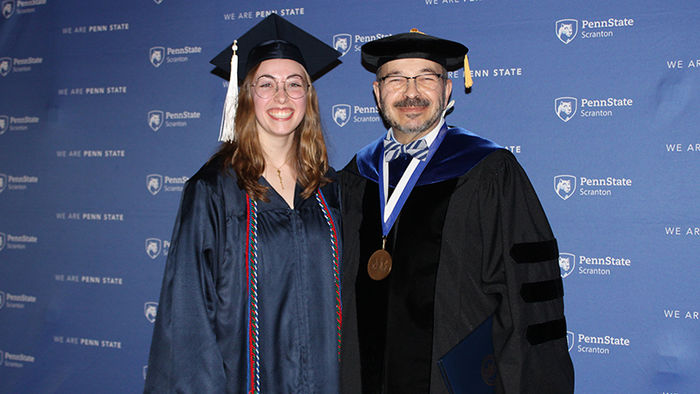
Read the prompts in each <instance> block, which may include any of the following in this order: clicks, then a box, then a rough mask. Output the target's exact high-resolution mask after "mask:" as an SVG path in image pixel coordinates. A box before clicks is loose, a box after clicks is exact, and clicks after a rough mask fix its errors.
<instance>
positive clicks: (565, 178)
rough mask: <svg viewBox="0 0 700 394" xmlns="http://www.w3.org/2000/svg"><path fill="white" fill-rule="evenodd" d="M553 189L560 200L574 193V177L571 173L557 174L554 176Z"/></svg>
mask: <svg viewBox="0 0 700 394" xmlns="http://www.w3.org/2000/svg"><path fill="white" fill-rule="evenodd" d="M554 191H555V192H556V193H557V196H559V197H561V199H562V200H566V199H568V198H569V197H571V196H573V195H574V192H575V191H576V177H575V176H573V175H557V176H555V177H554Z"/></svg>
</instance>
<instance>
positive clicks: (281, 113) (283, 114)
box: [267, 108, 294, 120]
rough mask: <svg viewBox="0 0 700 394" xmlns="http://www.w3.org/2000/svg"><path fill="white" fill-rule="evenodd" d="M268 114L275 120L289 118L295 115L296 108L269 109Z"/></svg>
mask: <svg viewBox="0 0 700 394" xmlns="http://www.w3.org/2000/svg"><path fill="white" fill-rule="evenodd" d="M267 114H268V115H269V116H270V117H271V118H272V119H275V120H289V119H291V118H292V115H294V110H293V109H291V108H286V109H268V110H267Z"/></svg>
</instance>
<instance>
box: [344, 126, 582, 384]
mask: <svg viewBox="0 0 700 394" xmlns="http://www.w3.org/2000/svg"><path fill="white" fill-rule="evenodd" d="M381 152H382V149H381V138H380V139H378V140H377V141H375V142H373V143H372V144H370V145H368V146H367V147H366V148H364V149H363V150H361V151H360V152H358V154H357V156H356V157H355V158H354V159H353V160H352V161H351V162H350V164H348V166H346V168H345V169H344V170H343V172H342V173H341V185H342V190H343V191H342V193H343V197H342V199H343V220H344V240H345V244H344V248H345V256H344V269H343V279H342V280H343V306H344V313H345V323H344V330H343V349H342V368H341V382H342V384H341V387H342V390H343V392H344V393H360V392H363V393H403V392H421V393H423V392H424V393H428V392H430V393H447V388H446V386H445V385H444V383H443V380H442V376H441V374H440V371H439V368H438V364H437V361H438V360H439V359H440V358H441V357H442V356H444V355H445V354H446V353H447V352H448V351H449V350H450V349H452V348H453V347H454V346H455V345H456V344H458V343H459V342H460V341H461V340H462V339H463V338H465V337H466V336H467V335H469V334H470V333H471V332H472V331H473V330H474V329H475V328H476V327H478V326H479V325H480V324H481V323H482V322H483V321H484V320H486V319H487V318H489V317H490V316H493V318H494V320H493V322H494V323H493V328H492V339H493V345H494V351H495V358H496V362H497V367H498V370H499V374H500V377H499V378H498V379H497V380H496V381H495V386H494V390H495V391H496V392H497V393H568V392H572V391H573V366H572V364H571V360H570V358H569V354H568V348H567V344H566V338H565V334H566V328H565V327H566V326H565V321H564V315H563V299H562V295H563V294H562V293H563V292H562V287H561V278H560V275H559V268H558V263H557V260H558V251H557V248H556V241H555V239H554V236H553V234H552V232H551V229H550V227H549V223H548V221H547V218H546V216H545V214H544V212H543V210H542V207H541V205H540V203H539V200H538V199H537V196H536V194H535V192H534V190H533V188H532V186H531V184H530V182H529V180H528V178H527V175H526V174H525V172H524V171H523V170H522V168H521V167H520V166H519V164H518V163H517V161H516V159H515V158H514V156H513V155H512V154H511V153H510V152H509V151H507V150H505V149H501V148H499V147H498V146H496V145H495V144H493V143H492V142H490V141H488V140H485V139H483V138H480V137H478V136H476V135H474V134H472V133H470V132H468V131H466V130H464V129H459V128H452V129H449V130H448V132H447V134H446V136H445V139H444V140H443V142H442V144H441V145H440V147H439V148H438V150H437V151H436V153H435V155H434V156H433V158H432V159H431V161H430V162H429V163H428V165H427V166H426V168H425V171H424V172H423V174H422V175H421V177H420V179H419V180H418V183H417V186H416V187H415V188H414V190H413V191H412V192H411V194H410V196H409V197H408V200H407V201H406V204H405V206H404V208H403V209H402V211H401V213H400V215H399V217H398V219H397V221H396V223H395V224H394V228H393V229H392V231H391V233H390V234H389V237H388V240H387V249H388V251H389V252H390V253H391V254H392V257H393V268H392V272H391V273H390V274H389V277H387V279H385V280H383V281H379V282H376V281H373V280H371V279H369V278H368V275H367V273H366V271H367V266H366V265H367V260H368V258H369V255H370V254H371V253H372V252H374V251H375V250H376V249H378V248H379V247H381V225H380V221H379V203H378V200H379V198H378V187H379V185H378V171H377V165H378V164H379V163H381V162H380V161H379V158H380V155H381ZM406 163H407V161H406ZM392 166H394V164H392ZM398 166H399V167H401V166H403V167H405V163H404V164H403V165H402V164H398ZM401 172H402V168H401V169H399V171H396V172H394V171H393V169H392V170H390V186H391V187H393V186H394V185H395V184H396V182H397V181H398V178H399V177H400V175H401Z"/></svg>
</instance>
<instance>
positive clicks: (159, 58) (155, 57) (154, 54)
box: [148, 47, 165, 67]
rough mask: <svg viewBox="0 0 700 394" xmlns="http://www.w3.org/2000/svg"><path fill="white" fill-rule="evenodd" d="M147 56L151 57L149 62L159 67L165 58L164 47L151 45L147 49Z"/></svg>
mask: <svg viewBox="0 0 700 394" xmlns="http://www.w3.org/2000/svg"><path fill="white" fill-rule="evenodd" d="M148 58H149V59H151V64H152V65H153V67H160V65H161V64H163V60H165V48H163V47H153V48H151V50H150V51H148Z"/></svg>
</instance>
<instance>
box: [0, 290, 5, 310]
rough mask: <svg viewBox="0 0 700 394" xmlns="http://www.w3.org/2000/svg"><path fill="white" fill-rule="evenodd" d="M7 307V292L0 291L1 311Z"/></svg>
mask: <svg viewBox="0 0 700 394" xmlns="http://www.w3.org/2000/svg"><path fill="white" fill-rule="evenodd" d="M4 307H5V292H4V291H0V309H2V308H4Z"/></svg>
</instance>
